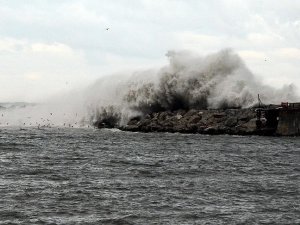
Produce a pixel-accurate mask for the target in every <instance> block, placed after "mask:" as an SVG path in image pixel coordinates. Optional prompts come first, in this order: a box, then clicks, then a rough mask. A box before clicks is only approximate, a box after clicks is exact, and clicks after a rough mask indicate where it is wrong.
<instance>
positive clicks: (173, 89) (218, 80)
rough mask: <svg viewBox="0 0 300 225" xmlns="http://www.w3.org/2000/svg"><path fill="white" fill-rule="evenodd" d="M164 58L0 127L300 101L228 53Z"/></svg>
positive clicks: (8, 117)
mask: <svg viewBox="0 0 300 225" xmlns="http://www.w3.org/2000/svg"><path fill="white" fill-rule="evenodd" d="M166 56H167V57H168V59H169V64H168V65H166V66H164V67H162V68H154V69H150V70H146V71H137V72H135V73H132V74H128V73H127V74H123V73H120V74H118V75H111V76H106V77H104V78H101V79H99V80H98V81H96V82H95V83H94V84H93V85H91V86H89V87H88V88H85V89H82V90H77V91H73V92H70V93H68V94H65V95H61V96H57V97H54V98H52V99H51V100H48V101H46V102H45V103H43V104H38V105H35V106H30V107H23V108H18V109H12V110H5V115H4V116H2V117H0V121H1V125H28V126H36V125H41V126H69V127H81V126H88V125H90V124H93V123H94V122H95V121H97V120H100V119H103V118H110V119H112V120H113V122H114V123H118V124H126V122H127V121H128V119H130V118H131V117H133V116H143V115H145V114H147V113H151V112H157V111H164V110H171V111H173V110H178V109H185V110H188V109H191V108H195V109H207V108H214V109H217V108H246V107H251V106H253V105H254V104H256V103H257V94H260V96H261V99H262V101H263V103H265V104H271V103H274V104H278V103H280V102H282V101H297V100H299V98H298V96H296V94H295V86H293V85H286V86H283V87H282V88H281V89H275V88H273V87H271V86H267V85H264V84H262V82H260V81H259V80H258V79H257V78H256V77H255V76H254V75H253V74H252V73H251V71H250V70H249V69H248V68H247V67H246V65H245V64H244V62H243V61H242V59H241V58H240V57H239V56H238V55H237V54H236V53H234V52H233V51H232V50H229V49H225V50H222V51H220V52H217V53H214V54H210V55H207V56H200V55H198V54H195V53H193V52H188V51H178V52H175V51H169V52H168V53H167V54H166ZM2 111H3V110H2Z"/></svg>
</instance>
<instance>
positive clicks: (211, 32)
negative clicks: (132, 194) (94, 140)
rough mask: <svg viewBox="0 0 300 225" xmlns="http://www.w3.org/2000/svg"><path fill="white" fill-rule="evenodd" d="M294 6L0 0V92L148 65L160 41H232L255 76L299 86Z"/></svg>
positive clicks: (161, 58) (160, 60) (7, 94)
mask: <svg viewBox="0 0 300 225" xmlns="http://www.w3.org/2000/svg"><path fill="white" fill-rule="evenodd" d="M299 12H300V1H296V0H285V1H274V0H201V1H199V0H114V1H111V0H0V102H7V101H27V102H35V101H41V100H42V99H44V98H47V97H49V96H51V95H53V94H56V93H63V92H66V91H68V90H71V89H74V88H79V87H83V86H85V85H87V84H90V83H92V82H93V81H95V80H96V79H98V78H100V77H102V76H106V75H109V74H113V73H122V72H124V71H134V70H141V69H146V68H153V67H154V68H157V67H160V66H163V65H165V64H166V63H167V57H166V56H165V55H166V53H167V52H168V51H169V50H175V51H180V50H190V51H194V52H196V53H198V54H200V55H206V54H210V53H214V52H217V51H219V50H221V49H224V48H231V49H233V50H234V51H235V52H236V53H238V54H239V55H240V56H241V57H242V59H243V60H244V62H245V64H246V65H247V66H248V67H249V68H250V70H251V71H252V72H253V73H254V74H255V76H257V77H258V78H259V79H261V81H262V82H263V83H265V84H268V85H270V86H273V87H278V88H280V87H282V86H283V85H285V84H287V85H288V84H294V85H295V86H296V87H300V66H299V65H300V41H299V40H300V13H299ZM107 28H109V29H108V30H107ZM299 93H300V92H299Z"/></svg>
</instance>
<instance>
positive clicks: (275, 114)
mask: <svg viewBox="0 0 300 225" xmlns="http://www.w3.org/2000/svg"><path fill="white" fill-rule="evenodd" d="M256 111H257V123H256V125H257V131H258V133H260V134H262V135H280V136H300V103H281V105H278V106H276V105H272V106H269V107H267V108H259V109H257V110H256Z"/></svg>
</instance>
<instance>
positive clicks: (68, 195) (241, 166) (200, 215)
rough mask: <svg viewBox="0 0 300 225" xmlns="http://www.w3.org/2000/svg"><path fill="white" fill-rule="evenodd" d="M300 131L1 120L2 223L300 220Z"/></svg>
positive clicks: (0, 195) (217, 222) (290, 221)
mask: <svg viewBox="0 0 300 225" xmlns="http://www.w3.org/2000/svg"><path fill="white" fill-rule="evenodd" d="M299 164H300V138H282V137H281V138H279V137H255V136H251V137H249V136H248V137H240V136H204V135H183V134H168V133H149V134H142V133H129V132H121V131H117V130H94V129H57V128H49V129H40V130H39V129H35V128H27V129H24V130H20V129H19V128H1V129H0V224H118V225H121V224H180V225H184V224H245V225H248V224H300V195H299V189H300V183H299V182H300V167H299Z"/></svg>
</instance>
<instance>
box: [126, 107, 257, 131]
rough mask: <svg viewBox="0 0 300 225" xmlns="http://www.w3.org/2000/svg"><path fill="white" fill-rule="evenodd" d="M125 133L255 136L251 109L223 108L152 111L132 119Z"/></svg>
mask: <svg viewBox="0 0 300 225" xmlns="http://www.w3.org/2000/svg"><path fill="white" fill-rule="evenodd" d="M120 129H122V130H126V131H139V132H180V133H201V134H238V135H251V134H256V132H257V130H256V113H255V111H254V109H224V110H212V109H210V110H195V109H191V110H189V111H185V110H178V111H173V112H171V111H164V112H154V113H151V114H148V115H146V116H145V117H135V118H132V119H131V120H130V121H129V122H128V124H127V125H126V126H123V127H120Z"/></svg>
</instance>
